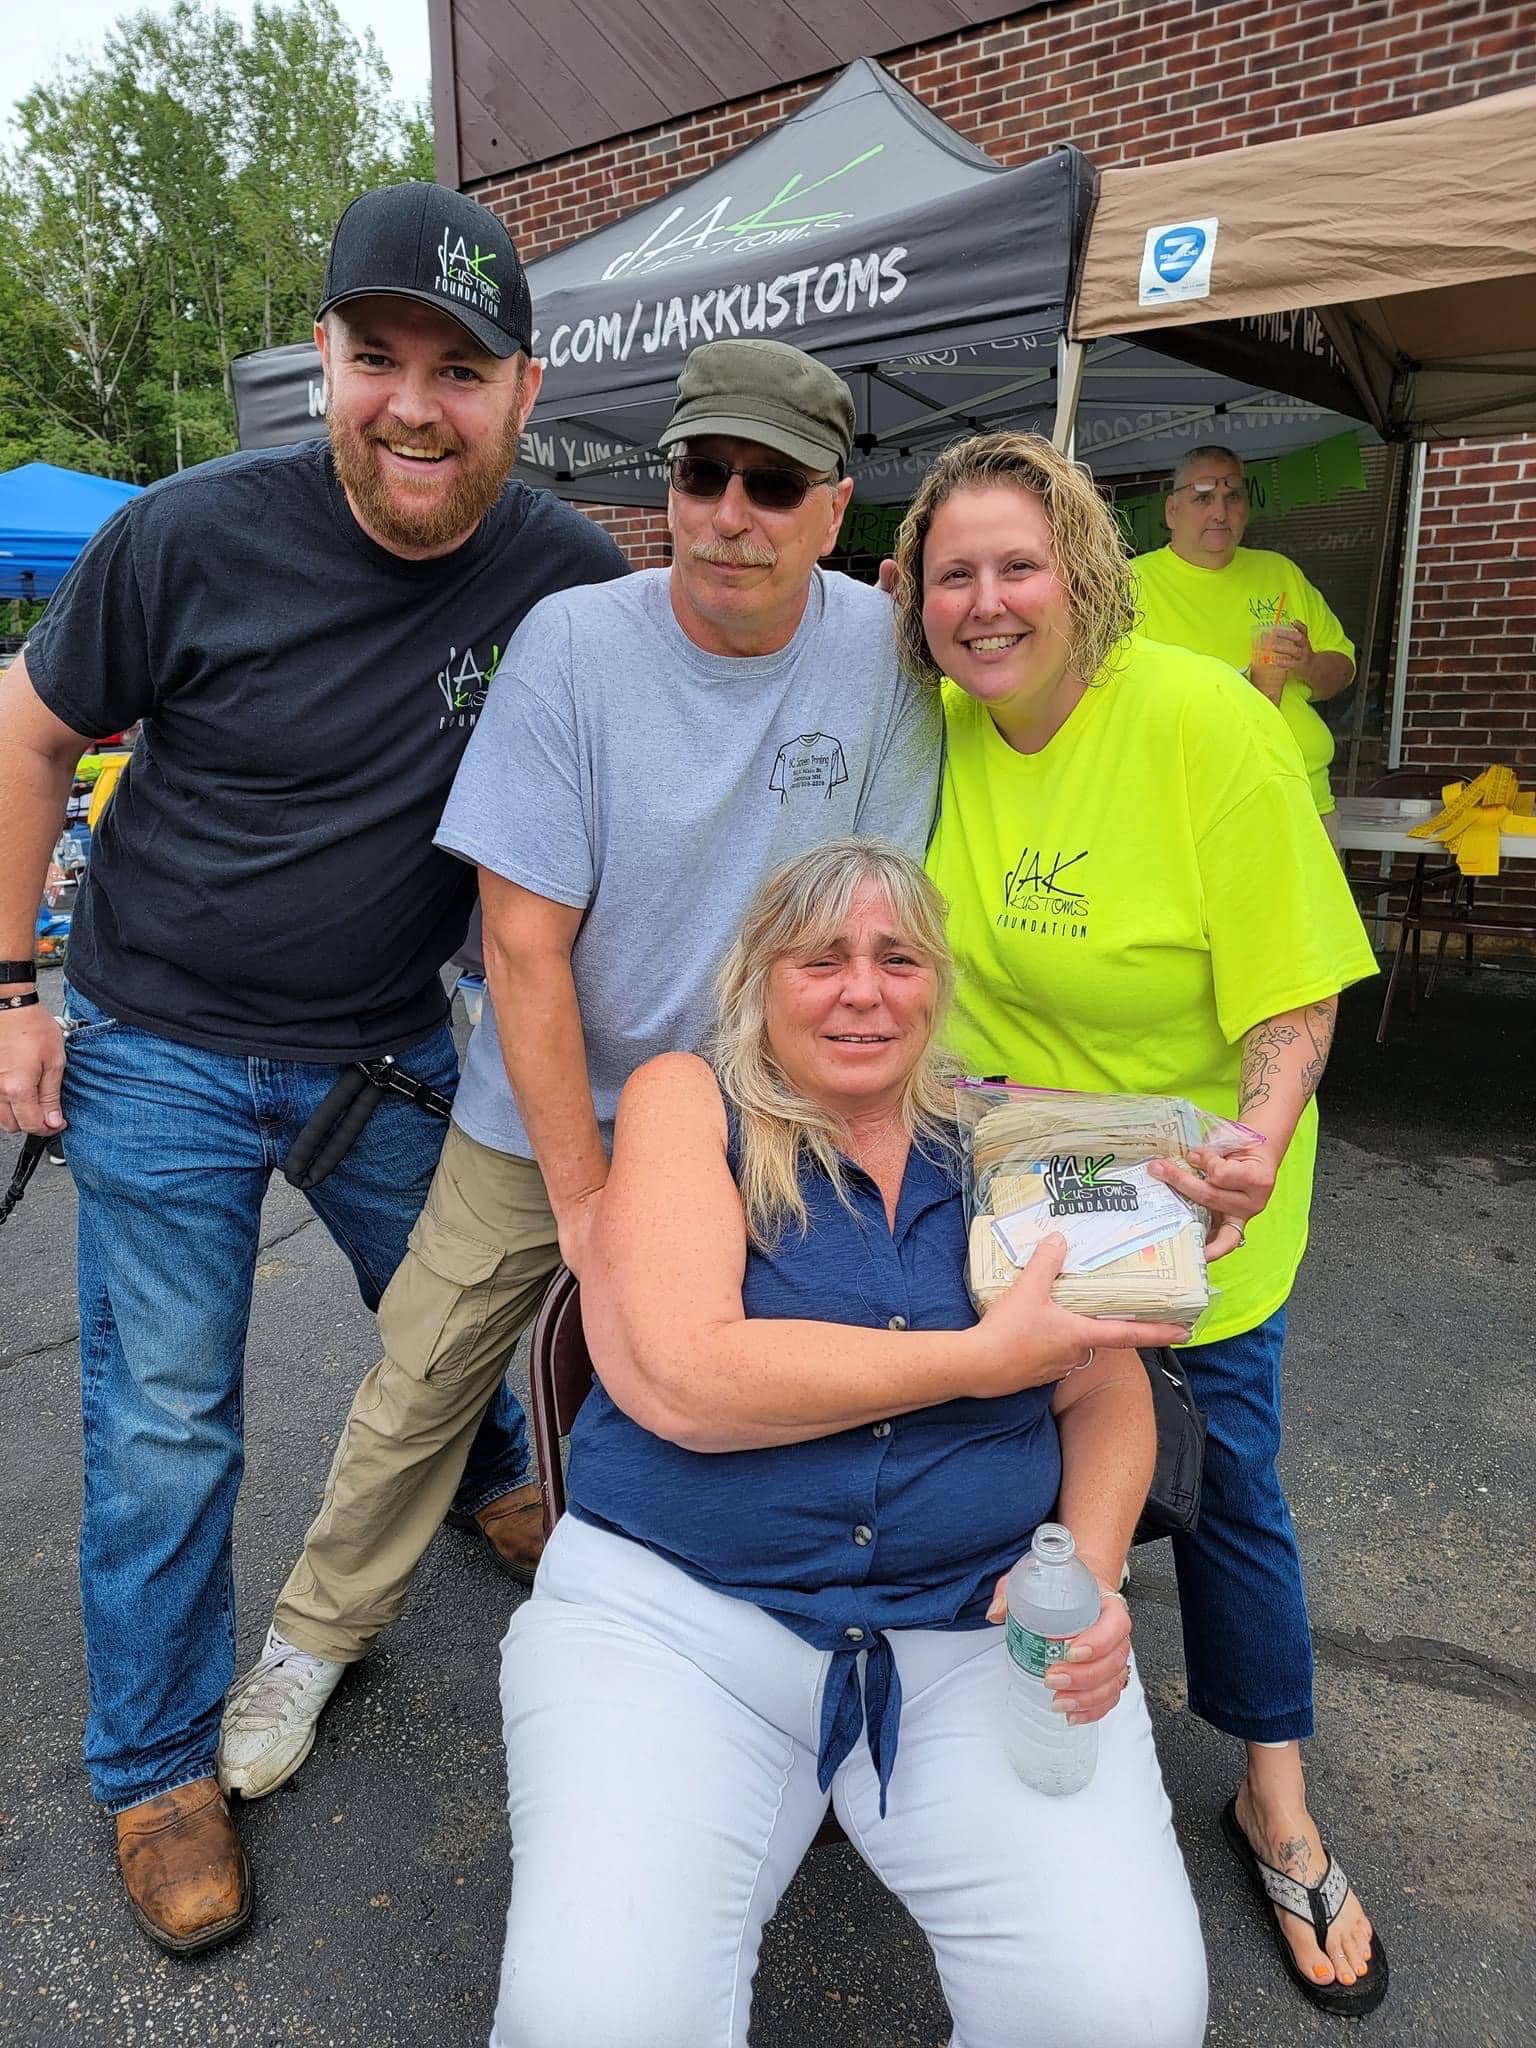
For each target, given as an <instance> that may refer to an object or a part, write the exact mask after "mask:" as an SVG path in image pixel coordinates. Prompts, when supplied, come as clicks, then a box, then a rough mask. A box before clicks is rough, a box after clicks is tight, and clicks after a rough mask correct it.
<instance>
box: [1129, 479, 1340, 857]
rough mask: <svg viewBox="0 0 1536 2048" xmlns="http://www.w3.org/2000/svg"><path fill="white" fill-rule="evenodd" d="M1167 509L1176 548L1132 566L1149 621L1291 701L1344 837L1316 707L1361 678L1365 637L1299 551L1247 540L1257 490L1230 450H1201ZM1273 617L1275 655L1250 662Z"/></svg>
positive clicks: (1329, 746)
mask: <svg viewBox="0 0 1536 2048" xmlns="http://www.w3.org/2000/svg"><path fill="white" fill-rule="evenodd" d="M1163 517H1164V519H1165V520H1166V521H1167V524H1168V545H1167V547H1165V548H1155V549H1153V551H1152V552H1151V553H1150V554H1146V555H1138V556H1137V557H1136V559H1135V561H1134V562H1133V563H1132V564H1131V572H1132V574H1133V576H1134V577H1135V579H1136V603H1137V606H1138V608H1139V609H1140V612H1141V616H1142V625H1141V631H1142V632H1143V633H1144V634H1145V635H1146V637H1147V638H1148V639H1149V640H1165V641H1167V642H1168V644H1169V645H1170V646H1173V647H1188V648H1189V649H1191V651H1192V652H1193V653H1195V654H1214V655H1215V656H1216V658H1217V660H1218V661H1225V662H1230V663H1231V665H1232V667H1233V668H1235V669H1241V670H1242V672H1243V673H1244V674H1245V675H1248V676H1249V679H1250V681H1252V683H1253V684H1254V687H1255V688H1256V689H1258V690H1260V691H1262V693H1263V694H1264V695H1265V696H1266V697H1268V698H1269V700H1270V702H1271V703H1273V704H1277V705H1278V706H1279V708H1280V715H1281V717H1282V718H1283V719H1284V720H1285V722H1286V724H1287V725H1288V726H1289V727H1290V729H1291V731H1292V733H1293V734H1294V735H1295V738H1296V744H1297V746H1299V747H1300V749H1301V759H1302V765H1303V767H1304V768H1305V769H1306V771H1307V781H1308V783H1309V784H1310V786H1311V790H1312V800H1313V802H1314V803H1315V804H1316V805H1317V809H1318V813H1319V815H1320V816H1321V818H1322V820H1323V824H1324V826H1325V828H1326V830H1327V832H1328V836H1329V838H1330V839H1332V838H1333V834H1334V825H1333V812H1334V802H1333V791H1332V789H1331V788H1330V787H1329V783H1328V768H1329V764H1330V763H1331V761H1332V760H1333V734H1332V733H1331V732H1330V731H1329V730H1328V727H1327V725H1326V724H1325V723H1324V722H1323V720H1322V719H1321V718H1320V717H1319V716H1318V714H1317V712H1316V711H1314V710H1313V708H1312V707H1313V705H1314V704H1317V703H1321V702H1323V701H1324V700H1325V699H1327V698H1329V697H1337V696H1338V695H1339V694H1340V692H1341V691H1344V690H1347V689H1348V688H1349V686H1350V684H1351V683H1352V682H1353V681H1354V679H1355V649H1354V643H1353V642H1352V641H1351V640H1350V639H1349V638H1348V636H1347V635H1346V633H1345V631H1344V628H1343V627H1342V626H1341V625H1340V624H1339V622H1338V620H1337V619H1336V618H1335V617H1334V615H1333V613H1332V612H1331V611H1330V610H1329V609H1328V603H1327V600H1326V599H1325V598H1324V597H1323V595H1322V592H1321V591H1319V590H1318V589H1317V588H1316V587H1315V586H1314V585H1313V584H1311V583H1309V582H1308V581H1307V579H1306V577H1305V576H1303V574H1302V573H1301V571H1300V569H1298V568H1297V566H1296V564H1295V563H1294V562H1293V561H1292V560H1291V559H1290V557H1289V556H1288V555H1277V554H1272V553H1271V552H1270V551H1269V550H1268V549H1267V548H1245V547H1244V546H1243V545H1242V539H1243V534H1244V532H1245V531H1246V529H1247V525H1248V492H1247V489H1246V487H1245V485H1244V483H1243V466H1242V464H1241V463H1240V462H1239V461H1238V459H1237V457H1236V456H1235V455H1234V454H1232V452H1231V451H1230V450H1229V449H1226V448H1214V447H1212V448H1191V450H1190V451H1189V453H1188V454H1187V455H1186V456H1185V457H1184V459H1183V461H1182V462H1181V463H1180V464H1179V466H1178V468H1177V469H1176V470H1175V471H1174V473H1173V487H1172V489H1171V490H1170V491H1169V493H1168V496H1167V498H1166V499H1165V500H1164V503H1163ZM1266 626H1270V627H1274V628H1275V632H1274V634H1273V637H1272V639H1271V640H1270V642H1269V648H1268V652H1269V660H1268V661H1267V662H1264V663H1263V664H1260V665H1257V666H1255V667H1253V669H1252V670H1251V672H1250V662H1251V659H1252V652H1253V636H1254V634H1255V633H1256V632H1257V631H1259V630H1260V629H1261V628H1263V627H1266Z"/></svg>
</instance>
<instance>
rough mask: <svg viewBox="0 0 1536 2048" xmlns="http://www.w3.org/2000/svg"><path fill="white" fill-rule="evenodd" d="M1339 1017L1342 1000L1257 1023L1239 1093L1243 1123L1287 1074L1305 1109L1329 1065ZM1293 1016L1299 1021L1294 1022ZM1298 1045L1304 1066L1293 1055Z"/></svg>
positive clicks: (1247, 1041)
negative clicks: (1292, 1051)
mask: <svg viewBox="0 0 1536 2048" xmlns="http://www.w3.org/2000/svg"><path fill="white" fill-rule="evenodd" d="M1338 1012H1339V999H1338V997H1337V996H1327V997H1325V998H1324V1000H1323V1001H1322V1002H1320V1003H1308V1005H1307V1006H1306V1008H1305V1009H1304V1010H1292V1011H1289V1012H1288V1013H1287V1015H1286V1016H1284V1017H1271V1018H1269V1019H1268V1020H1267V1021H1266V1022H1265V1023H1263V1024H1255V1025H1254V1027H1253V1029H1252V1030H1251V1031H1248V1032H1245V1033H1244V1035H1243V1061H1242V1070H1241V1074H1240V1077H1239V1080H1238V1094H1237V1114H1238V1116H1239V1118H1241V1117H1244V1116H1246V1115H1247V1114H1248V1112H1249V1111H1250V1110H1253V1109H1260V1108H1262V1107H1263V1105H1264V1104H1265V1103H1266V1102H1268V1101H1269V1099H1270V1095H1271V1093H1272V1084H1273V1083H1276V1082H1278V1080H1279V1078H1280V1076H1281V1075H1282V1074H1283V1073H1286V1072H1287V1070H1289V1071H1290V1072H1291V1073H1293V1074H1294V1076H1295V1079H1296V1082H1297V1084H1298V1086H1299V1087H1300V1089H1301V1100H1302V1105H1303V1107H1305V1105H1306V1104H1307V1103H1308V1102H1310V1101H1311V1099H1312V1097H1313V1095H1314V1094H1315V1093H1316V1092H1317V1084H1318V1082H1319V1081H1320V1080H1321V1079H1322V1078H1323V1069H1324V1067H1326V1066H1327V1064H1328V1051H1329V1048H1330V1046H1331V1045H1332V1044H1333V1027H1334V1021H1335V1019H1336V1018H1337V1016H1338ZM1292 1017H1294V1018H1296V1019H1298V1020H1299V1022H1297V1023H1291V1022H1290V1021H1289V1020H1290V1018H1292ZM1293 1046H1296V1047H1299V1048H1300V1058H1301V1064H1300V1066H1299V1067H1297V1066H1296V1063H1295V1058H1294V1056H1291V1048H1292V1047H1293Z"/></svg>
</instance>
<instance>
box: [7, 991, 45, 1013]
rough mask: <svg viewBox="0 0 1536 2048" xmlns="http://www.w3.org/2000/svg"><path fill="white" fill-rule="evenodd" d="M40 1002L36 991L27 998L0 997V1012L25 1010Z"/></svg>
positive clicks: (40, 999)
mask: <svg viewBox="0 0 1536 2048" xmlns="http://www.w3.org/2000/svg"><path fill="white" fill-rule="evenodd" d="M42 1000H43V999H42V997H41V996H40V995H39V994H38V992H37V990H36V989H33V991H32V993H31V995H29V996H0V1010H25V1009H27V1008H29V1007H30V1006H31V1005H32V1004H33V1003H40V1002H41V1001H42Z"/></svg>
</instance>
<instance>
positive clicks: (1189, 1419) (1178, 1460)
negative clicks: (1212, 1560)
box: [1131, 1349, 1205, 1543]
mask: <svg viewBox="0 0 1536 2048" xmlns="http://www.w3.org/2000/svg"><path fill="white" fill-rule="evenodd" d="M1141 1362H1142V1364H1143V1365H1144V1366H1145V1367H1146V1369H1147V1377H1148V1379H1150V1380H1151V1382H1152V1413H1153V1417H1154V1419H1155V1421H1156V1425H1157V1465H1156V1469H1155V1470H1154V1472H1153V1474H1152V1484H1151V1487H1150V1488H1149V1489H1148V1492H1147V1500H1146V1505H1145V1507H1144V1508H1143V1509H1142V1511H1141V1520H1140V1521H1139V1522H1138V1523H1137V1525H1136V1533H1135V1535H1134V1536H1133V1537H1132V1538H1131V1541H1132V1543H1155V1542H1156V1541H1157V1539H1158V1537H1159V1536H1187V1535H1188V1534H1189V1533H1190V1531H1191V1530H1192V1529H1193V1528H1194V1527H1195V1525H1196V1523H1197V1522H1198V1521H1199V1520H1200V1479H1201V1474H1202V1471H1203V1468H1204V1465H1205V1413H1204V1411H1203V1410H1202V1409H1200V1408H1197V1407H1196V1406H1195V1397H1194V1395H1193V1394H1192V1393H1191V1392H1190V1390H1189V1380H1188V1378H1187V1377H1186V1375H1185V1372H1184V1365H1183V1361H1182V1360H1181V1359H1180V1357H1179V1354H1178V1353H1177V1351H1168V1350H1161V1349H1159V1350H1156V1351H1143V1352H1142V1354H1141Z"/></svg>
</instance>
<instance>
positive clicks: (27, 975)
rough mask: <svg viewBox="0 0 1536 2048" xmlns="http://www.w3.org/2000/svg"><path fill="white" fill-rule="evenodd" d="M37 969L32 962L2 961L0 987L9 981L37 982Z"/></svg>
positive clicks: (0, 961)
mask: <svg viewBox="0 0 1536 2048" xmlns="http://www.w3.org/2000/svg"><path fill="white" fill-rule="evenodd" d="M36 979H37V968H36V965H35V964H34V963H33V962H32V961H31V960H0V985H3V984H4V983H5V982H8V981H36Z"/></svg>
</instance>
